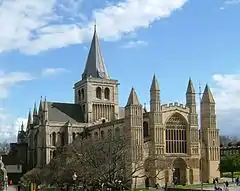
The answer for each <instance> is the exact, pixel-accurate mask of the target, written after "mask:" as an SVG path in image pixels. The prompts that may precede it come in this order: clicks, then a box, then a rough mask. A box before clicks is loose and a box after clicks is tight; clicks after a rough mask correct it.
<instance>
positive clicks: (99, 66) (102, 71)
mask: <svg viewBox="0 0 240 191" xmlns="http://www.w3.org/2000/svg"><path fill="white" fill-rule="evenodd" d="M89 76H92V77H95V78H105V79H109V75H108V72H107V69H106V66H105V64H104V61H103V57H102V54H101V50H100V44H99V39H98V35H97V27H96V24H95V25H94V34H93V38H92V43H91V47H90V50H89V53H88V58H87V62H86V65H85V69H84V72H83V74H82V79H86V78H87V77H89Z"/></svg>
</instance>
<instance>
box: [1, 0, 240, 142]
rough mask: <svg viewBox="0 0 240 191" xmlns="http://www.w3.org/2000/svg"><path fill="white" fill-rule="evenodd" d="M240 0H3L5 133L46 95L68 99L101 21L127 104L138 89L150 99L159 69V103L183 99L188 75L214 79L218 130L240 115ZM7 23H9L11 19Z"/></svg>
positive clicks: (108, 60)
mask: <svg viewBox="0 0 240 191" xmlns="http://www.w3.org/2000/svg"><path fill="white" fill-rule="evenodd" d="M239 11H240V1H239V0H218V1H209V0H201V1H194V0H158V1H155V0H148V1H146V0H125V1H117V0H111V1H108V2H105V1H102V0H94V1H87V0H81V1H74V0H49V1H46V2H45V1H42V0H35V1H31V0H26V1H24V2H23V1H20V0H3V3H2V4H1V5H0V13H2V14H1V15H0V24H1V26H3V27H1V28H2V29H1V32H0V119H1V122H0V128H1V129H0V134H1V135H3V136H2V137H4V138H5V139H11V140H12V139H13V135H14V136H15V134H14V132H15V131H16V129H18V128H19V124H20V123H21V121H22V120H23V121H24V122H25V118H26V116H27V114H28V110H29V108H32V106H33V104H34V102H35V101H37V103H38V102H39V99H40V96H46V97H47V99H48V100H49V101H60V102H72V101H73V84H74V82H76V81H78V80H79V79H80V78H81V74H82V72H83V69H84V65H85V61H86V57H87V54H88V48H89V45H90V40H91V37H92V31H93V24H94V21H95V20H96V22H97V30H98V33H99V36H100V38H101V49H102V53H103V56H104V60H105V64H106V66H107V69H108V71H109V74H110V76H111V77H112V78H114V79H118V80H119V82H120V87H119V102H120V105H122V106H123V105H125V103H126V101H127V97H128V94H129V92H130V89H131V87H132V86H134V87H135V89H136V91H137V93H138V96H139V98H140V100H141V102H142V103H144V102H146V103H147V104H148V102H149V101H148V100H149V88H150V84H151V80H152V76H153V74H154V73H155V74H156V76H157V78H158V80H159V83H160V87H161V98H162V102H163V103H168V102H174V101H180V102H184V101H185V91H186V86H187V82H188V78H189V77H191V78H192V80H193V81H194V83H195V86H196V87H195V88H196V89H197V88H198V82H200V83H201V84H202V88H204V85H205V84H206V83H208V84H209V85H210V87H211V88H212V90H213V93H214V96H215V99H216V102H217V112H218V121H219V128H220V129H221V132H222V133H223V134H229V135H234V133H235V131H237V128H238V126H239V120H238V118H239V117H238V116H239V115H240V100H239V99H238V94H239V93H240V86H239V85H238V84H239V83H240V72H239V69H240V66H239V60H240V54H239V50H240V36H239V32H240V23H239V19H238V18H239V16H240V12H239ZM6 21H7V22H6Z"/></svg>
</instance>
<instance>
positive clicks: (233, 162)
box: [219, 154, 240, 180]
mask: <svg viewBox="0 0 240 191" xmlns="http://www.w3.org/2000/svg"><path fill="white" fill-rule="evenodd" d="M219 170H220V171H221V172H231V175H232V180H233V178H234V177H233V175H234V172H237V171H239V170H240V154H230V155H225V156H224V157H223V158H222V159H221V161H220V165H219Z"/></svg>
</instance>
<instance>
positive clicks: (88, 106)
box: [26, 28, 220, 187]
mask: <svg viewBox="0 0 240 191" xmlns="http://www.w3.org/2000/svg"><path fill="white" fill-rule="evenodd" d="M118 85H119V83H118V80H115V79H112V78H111V77H110V75H109V74H108V72H107V68H106V66H105V63H104V59H103V57H102V54H101V50H100V45H99V39H98V36H97V32H96V28H95V30H94V35H93V39H92V42H91V46H90V50H89V53H88V57H87V61H86V65H85V69H84V71H83V73H82V78H81V79H80V81H78V82H76V83H75V84H74V103H59V102H51V101H48V100H47V99H46V98H45V99H41V100H40V104H39V106H38V107H37V105H36V104H34V108H33V110H32V112H31V111H30V112H29V116H28V123H27V127H26V136H27V138H26V142H27V144H28V151H27V156H28V157H27V159H28V166H29V167H30V169H31V168H34V167H43V166H44V165H46V164H48V163H49V162H50V160H51V159H52V158H53V157H54V156H55V155H56V149H57V148H58V146H63V145H66V144H69V143H72V141H73V140H75V139H76V137H77V136H78V135H80V133H81V132H82V131H83V129H84V128H89V129H91V135H92V136H95V137H100V136H102V135H104V134H105V133H106V134H107V133H108V130H109V129H114V130H115V131H118V132H119V131H120V132H124V131H128V132H130V135H131V139H133V140H137V141H132V145H131V147H132V152H136V153H138V154H139V155H141V160H142V162H143V163H147V162H146V161H148V158H149V157H150V156H152V155H154V156H156V158H157V163H158V164H159V165H157V167H156V168H154V169H150V170H149V169H148V170H147V169H145V170H143V171H142V172H141V173H144V174H145V176H144V178H138V179H137V180H136V183H135V184H136V185H137V186H138V187H141V186H142V185H144V184H146V181H149V182H150V184H156V183H159V184H160V185H164V184H165V183H169V184H171V183H172V181H173V180H174V179H175V178H176V180H178V181H179V183H180V184H196V183H199V182H200V181H203V182H207V181H212V179H213V178H216V177H220V173H219V171H218V165H219V162H220V143H219V130H218V128H217V125H216V113H215V101H214V98H213V95H212V93H211V90H210V88H209V87H208V85H206V87H205V90H204V92H203V94H202V98H201V111H200V116H198V114H197V111H196V98H195V97H196V94H197V93H196V92H195V90H194V86H193V83H192V81H191V79H189V82H188V86H187V89H186V104H180V103H177V102H175V103H170V104H162V103H161V99H160V87H159V83H158V80H157V78H156V77H155V76H154V77H153V79H152V84H151V86H150V91H149V93H150V110H149V111H148V110H147V109H146V108H144V107H143V106H142V104H141V103H140V101H139V99H138V96H137V93H136V90H135V89H134V88H132V89H131V92H130V94H129V98H128V101H127V104H126V106H125V107H120V106H119V103H118ZM198 117H200V124H201V125H200V126H199V125H198V124H199V120H198ZM157 172H159V173H157ZM152 173H153V174H157V176H156V177H155V178H154V179H153V178H151V179H152V180H148V177H150V174H152Z"/></svg>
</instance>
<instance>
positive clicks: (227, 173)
mask: <svg viewBox="0 0 240 191" xmlns="http://www.w3.org/2000/svg"><path fill="white" fill-rule="evenodd" d="M237 176H239V177H240V172H235V173H234V174H233V177H237ZM223 177H227V178H232V174H231V172H224V173H223Z"/></svg>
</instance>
